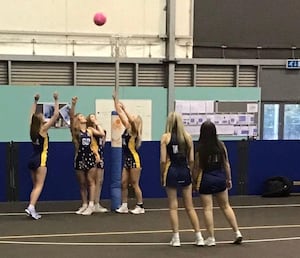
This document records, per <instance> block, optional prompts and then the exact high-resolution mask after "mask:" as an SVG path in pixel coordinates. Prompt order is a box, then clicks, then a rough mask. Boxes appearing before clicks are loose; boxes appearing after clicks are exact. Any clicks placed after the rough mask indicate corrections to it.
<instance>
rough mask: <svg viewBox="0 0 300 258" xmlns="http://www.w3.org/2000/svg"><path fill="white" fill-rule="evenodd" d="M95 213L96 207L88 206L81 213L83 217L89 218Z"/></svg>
mask: <svg viewBox="0 0 300 258" xmlns="http://www.w3.org/2000/svg"><path fill="white" fill-rule="evenodd" d="M93 212H94V206H88V207H87V208H86V209H85V210H84V211H83V212H82V213H81V215H84V216H89V215H92V214H93Z"/></svg>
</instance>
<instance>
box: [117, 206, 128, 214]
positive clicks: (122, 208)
mask: <svg viewBox="0 0 300 258" xmlns="http://www.w3.org/2000/svg"><path fill="white" fill-rule="evenodd" d="M116 212H117V213H128V208H127V207H126V206H123V205H121V206H120V208H118V209H116Z"/></svg>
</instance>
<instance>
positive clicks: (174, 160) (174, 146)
mask: <svg viewBox="0 0 300 258" xmlns="http://www.w3.org/2000/svg"><path fill="white" fill-rule="evenodd" d="M167 153H168V155H169V157H170V165H169V167H168V171H167V178H166V186H168V187H176V188H177V187H179V186H183V187H184V186H188V185H190V184H191V183H192V179H191V173H190V169H189V167H188V163H187V157H186V150H181V149H180V148H179V144H178V141H177V137H176V135H175V134H172V135H171V139H170V142H169V143H168V145H167Z"/></svg>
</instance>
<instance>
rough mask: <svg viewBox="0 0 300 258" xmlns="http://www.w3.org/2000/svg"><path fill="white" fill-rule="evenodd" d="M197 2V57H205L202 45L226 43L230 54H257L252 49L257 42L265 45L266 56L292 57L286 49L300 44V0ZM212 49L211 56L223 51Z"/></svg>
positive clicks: (237, 55) (259, 44) (243, 55)
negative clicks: (299, 22)
mask: <svg viewBox="0 0 300 258" xmlns="http://www.w3.org/2000/svg"><path fill="white" fill-rule="evenodd" d="M194 3H195V7H194V46H195V47H194V50H195V52H194V57H204V56H203V52H202V51H200V50H199V48H200V49H201V48H202V47H204V48H210V47H221V46H222V45H226V46H227V47H228V51H225V53H226V57H227V58H255V56H256V52H255V51H253V50H251V49H252V48H254V49H256V47H257V46H262V53H263V55H264V57H262V58H288V57H291V51H286V49H290V48H291V47H292V46H297V47H298V48H300V34H299V33H297V31H298V30H299V28H298V27H299V25H298V22H297V21H298V20H299V17H300V1H299V0H251V1H245V0H242V1H241V0H222V1H220V0H197V1H194ZM230 49H232V50H234V51H230ZM265 49H271V51H267V50H265ZM212 52H213V54H212V56H211V57H215V56H216V55H217V53H220V51H219V50H218V49H212ZM297 54H298V53H297ZM218 57H221V56H220V55H219V56H218Z"/></svg>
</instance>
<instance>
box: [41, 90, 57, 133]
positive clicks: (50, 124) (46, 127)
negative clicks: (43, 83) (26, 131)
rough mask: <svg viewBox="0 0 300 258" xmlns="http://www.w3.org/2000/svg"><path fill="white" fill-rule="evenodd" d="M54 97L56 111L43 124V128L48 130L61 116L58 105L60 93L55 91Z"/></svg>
mask: <svg viewBox="0 0 300 258" xmlns="http://www.w3.org/2000/svg"><path fill="white" fill-rule="evenodd" d="M53 99H54V113H53V116H52V117H51V118H50V119H49V121H47V122H46V123H45V124H44V125H43V130H45V131H47V130H48V129H49V128H50V127H51V126H53V125H54V124H55V122H56V120H57V118H58V117H59V105H58V93H57V92H54V93H53Z"/></svg>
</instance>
